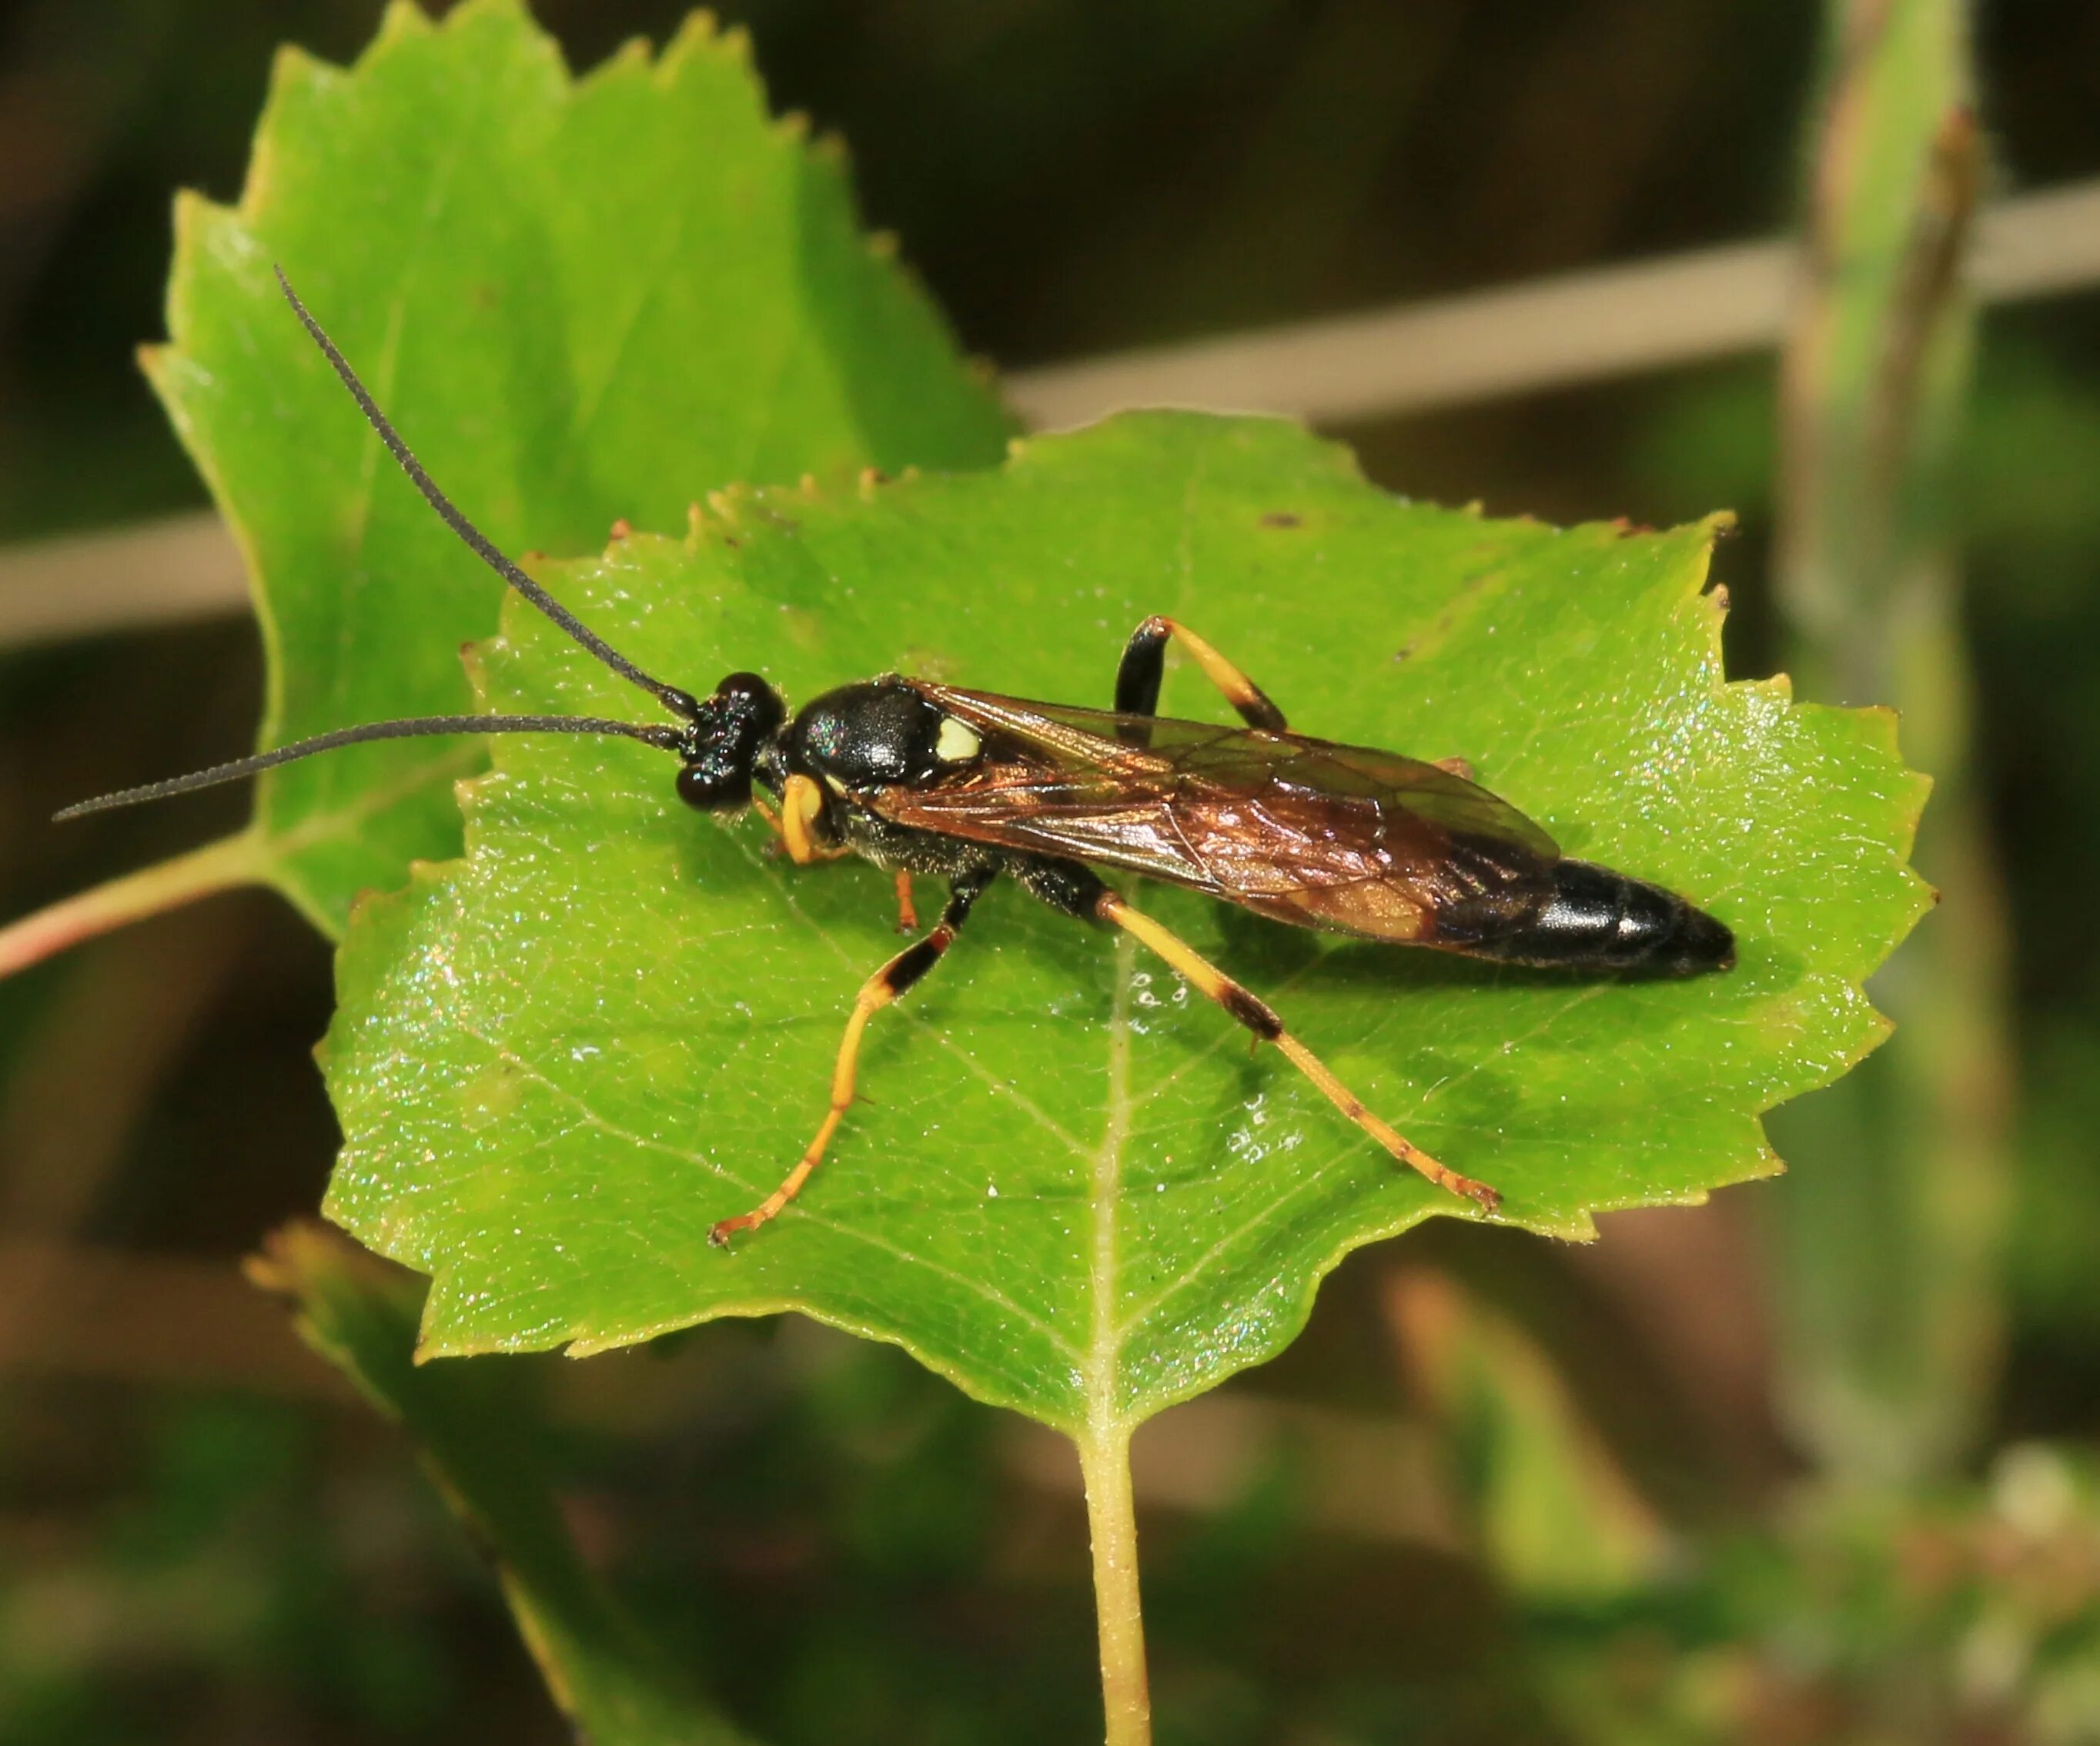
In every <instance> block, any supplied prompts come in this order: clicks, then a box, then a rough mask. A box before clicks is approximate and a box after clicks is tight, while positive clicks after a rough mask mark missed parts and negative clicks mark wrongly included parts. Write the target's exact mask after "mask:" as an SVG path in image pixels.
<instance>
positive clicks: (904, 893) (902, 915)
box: [897, 867, 919, 933]
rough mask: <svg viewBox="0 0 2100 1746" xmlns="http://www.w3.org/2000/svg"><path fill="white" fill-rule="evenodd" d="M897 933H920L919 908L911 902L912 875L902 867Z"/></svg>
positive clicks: (898, 876)
mask: <svg viewBox="0 0 2100 1746" xmlns="http://www.w3.org/2000/svg"><path fill="white" fill-rule="evenodd" d="M897 931H898V933H918V931H919V906H918V905H917V904H915V903H914V902H912V901H911V874H909V873H908V872H907V871H905V870H904V869H903V868H902V867H899V868H898V870H897Z"/></svg>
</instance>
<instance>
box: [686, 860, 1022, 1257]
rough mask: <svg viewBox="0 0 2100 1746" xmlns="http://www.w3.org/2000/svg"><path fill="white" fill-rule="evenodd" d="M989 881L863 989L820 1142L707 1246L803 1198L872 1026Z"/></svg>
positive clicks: (961, 883) (960, 897) (846, 1103)
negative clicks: (755, 1204) (873, 1019)
mask: <svg viewBox="0 0 2100 1746" xmlns="http://www.w3.org/2000/svg"><path fill="white" fill-rule="evenodd" d="M990 878H991V875H990V874H989V873H984V874H982V875H971V876H968V877H966V878H964V879H959V880H956V882H955V886H954V888H953V889H952V890H951V893H950V895H949V897H948V902H947V905H946V908H944V909H943V910H942V911H941V919H940V921H939V922H938V923H937V924H936V925H935V926H934V928H933V932H932V933H929V934H928V935H927V936H926V937H924V939H921V940H915V941H913V942H912V943H911V945H909V946H906V947H905V948H904V950H902V951H901V952H899V953H898V955H896V956H895V957H894V958H893V959H890V960H889V963H886V964H885V965H884V966H883V967H882V968H880V970H878V971H876V972H875V974H874V975H873V976H871V977H869V978H868V979H867V981H865V982H863V983H862V984H861V987H860V992H859V994H856V995H855V996H854V1009H853V1013H852V1016H850V1017H849V1018H848V1019H847V1020H846V1034H845V1036H844V1037H842V1038H840V1039H839V1053H838V1059H837V1060H836V1062H835V1063H834V1064H833V1065H832V1106H831V1108H830V1109H829V1110H827V1112H826V1113H825V1115H824V1119H823V1124H822V1125H821V1126H820V1127H818V1129H817V1137H816V1138H815V1139H814V1140H811V1141H810V1144H809V1145H808V1147H807V1148H806V1149H805V1150H804V1152H803V1153H802V1157H801V1162H798V1163H797V1164H796V1166H795V1167H794V1169H792V1170H791V1171H788V1172H787V1177H786V1179H784V1180H783V1181H782V1183H781V1184H780V1186H779V1188H775V1189H774V1191H773V1192H772V1193H770V1194H769V1195H767V1196H766V1197H765V1199H764V1200H762V1201H760V1202H759V1203H758V1204H757V1206H754V1207H752V1209H751V1210H750V1211H749V1212H747V1213H739V1214H738V1215H736V1216H735V1218H734V1219H722V1220H721V1222H720V1223H719V1224H717V1225H716V1226H715V1227H714V1228H713V1229H712V1230H711V1231H709V1232H708V1241H709V1242H710V1243H712V1244H713V1245H714V1246H715V1247H717V1249H720V1248H721V1247H723V1246H726V1244H727V1243H728V1241H729V1240H730V1237H734V1236H735V1234H736V1233H737V1232H739V1231H755V1230H757V1228H758V1227H759V1226H761V1224H765V1223H767V1222H768V1221H769V1220H770V1219H774V1218H777V1217H779V1213H780V1210H781V1208H783V1206H786V1205H787V1203H788V1202H789V1201H792V1200H793V1199H794V1198H795V1197H796V1195H798V1194H800V1193H801V1192H802V1185H803V1184H805V1183H806V1182H807V1181H808V1180H809V1179H810V1177H811V1176H812V1175H814V1174H815V1171H816V1168H817V1166H818V1165H819V1164H821V1163H823V1162H824V1149H825V1148H826V1147H827V1146H828V1145H830V1144H831V1143H832V1135H834V1134H836V1133H837V1132H838V1131H839V1123H840V1122H843V1121H844V1120H845V1115H846V1111H847V1110H849V1109H851V1108H852V1107H853V1100H854V1071H855V1069H856V1068H857V1066H858V1064H859V1060H860V1042H861V1038H862V1034H864V1033H865V1032H866V1031H867V1021H869V1020H870V1019H871V1018H873V1017H874V1016H875V1015H876V1013H878V1012H880V1011H881V1010H882V1009H883V1008H884V1007H886V1006H888V1005H889V1003H891V1002H892V1001H893V1000H894V999H897V997H898V995H899V994H902V993H903V992H904V991H905V990H907V988H909V987H911V985H912V984H913V983H915V982H916V981H918V980H919V979H920V977H923V976H924V975H925V973H926V972H928V971H929V970H930V969H932V968H933V966H934V965H935V964H937V963H939V962H940V961H941V958H942V954H944V953H945V952H946V950H948V948H949V947H950V946H952V945H953V944H954V943H955V933H956V930H957V929H959V928H960V927H961V926H962V925H963V920H964V917H966V916H967V915H968V914H969V912H970V906H971V905H972V904H973V903H974V902H976V901H977V893H979V892H981V891H982V890H983V889H984V888H985V886H986V884H989V883H990Z"/></svg>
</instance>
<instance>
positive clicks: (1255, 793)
mask: <svg viewBox="0 0 2100 1746" xmlns="http://www.w3.org/2000/svg"><path fill="white" fill-rule="evenodd" d="M912 683H913V684H914V685H915V686H916V688H917V689H918V690H919V691H920V693H921V694H923V695H924V696H925V697H926V698H927V699H929V701H931V702H933V703H935V704H937V706H938V707H939V708H942V710H944V711H946V712H947V713H948V714H949V715H950V716H953V717H954V718H955V720H957V721H960V722H962V723H963V724H964V725H966V726H968V728H969V729H970V730H971V731H972V732H973V733H974V734H976V735H977V739H978V741H979V750H978V752H977V756H975V757H973V758H972V759H970V760H969V761H967V762H963V763H959V764H958V765H957V767H956V768H955V771H954V773H953V774H950V775H947V776H944V777H943V778H941V779H940V780H938V781H937V782H935V783H931V784H927V785H923V786H914V787H908V788H907V787H897V788H891V789H887V790H885V791H883V793H882V794H881V795H880V796H878V797H877V798H876V800H874V801H873V803H872V804H873V806H874V809H875V810H876V812H877V813H880V815H881V816H882V817H883V818H887V819H889V820H890V821H891V822H893V823H897V824H899V825H905V826H909V827H913V828H915V829H920V830H925V831H937V832H938V833H940V834H941V835H943V836H955V837H962V838H965V839H967V840H972V841H976V842H981V843H986V844H992V845H995V846H996V847H999V848H1002V849H1016V850H1019V851H1021V852H1022V853H1031V854H1041V855H1050V856H1057V857H1063V858H1072V859H1076V860H1081V861H1087V862H1093V863H1095V864H1096V865H1099V866H1110V867H1117V868H1121V869H1124V870H1126V871H1130V872H1133V873H1138V874H1142V875H1146V876H1147V877H1149V878H1153V879H1158V880H1167V881H1169V882H1170V883H1171V884H1177V885H1185V886H1187V887H1189V888H1192V889H1193V890H1197V891H1201V892H1203V893H1207V894H1208V895H1210V896H1211V897H1219V898H1221V899H1223V900H1224V901H1226V902H1231V903H1237V904H1239V905H1242V906H1244V907H1246V908H1247V909H1251V910H1256V911H1258V912H1259V913H1260V914H1262V915H1269V916H1272V917H1273V918H1275V919H1277V920H1280V921H1288V922H1295V923H1297V924H1299V925H1301V926H1308V927H1321V928H1334V929H1336V930H1338V931H1339V932H1342V933H1352V934H1357V935H1361V936H1363V937H1368V938H1372V939H1380V940H1411V941H1423V942H1425V943H1427V942H1429V941H1437V942H1439V943H1442V944H1445V945H1453V946H1456V945H1462V944H1471V943H1474V942H1476V941H1480V940H1483V939H1487V938H1491V937H1493V936H1495V935H1497V934H1499V933H1504V932H1507V931H1508V930H1510V929H1511V928H1516V927H1519V926H1520V925H1521V924H1523V923H1524V921H1525V920H1527V919H1529V917H1530V916H1531V915H1533V914H1534V913H1535V912H1536V911H1537V909H1538V907H1539V906H1540V905H1541V904H1542V903H1543V902H1545V901H1546V897H1548V896H1549V895H1550V894H1551V888H1552V872H1551V869H1552V866H1553V863H1554V862H1555V861H1557V860H1558V859H1559V858H1560V850H1559V849H1557V848H1555V845H1554V843H1553V840H1552V839H1551V837H1549V836H1546V833H1545V832H1544V831H1542V830H1541V829H1540V828H1539V827H1537V825H1536V824H1534V823H1533V822H1532V821H1531V820H1530V819H1529V818H1525V817H1524V814H1523V813H1520V812H1519V811H1517V810H1516V809H1515V807H1513V806H1511V805H1509V804H1508V803H1507V801H1505V800H1500V799H1498V798H1497V797H1496V796H1494V795H1492V794H1490V793H1489V792H1488V791H1487V790H1485V788H1482V787H1478V786H1477V785H1476V784H1475V783H1470V782H1467V781H1466V780H1465V779H1464V778H1462V777H1458V776H1454V775H1453V774H1450V773H1449V771H1446V770H1443V769H1439V768H1437V766H1436V765H1433V764H1425V763H1422V762H1420V761H1418V760H1416V759H1413V758H1405V757H1401V756H1397V755H1396V754H1395V753H1392V752H1378V751H1374V750H1371V749H1370V748H1369V747H1360V746H1344V745H1338V744H1335V743H1331V742H1329V741H1326V740H1318V739H1307V738H1306V737H1304V735H1301V734H1273V733H1265V732H1263V731H1260V730H1256V729H1251V728H1242V727H1215V726H1211V725H1206V724H1203V723H1201V722H1194V721H1174V720H1171V719H1170V718H1166V717H1154V716H1126V715H1118V714H1115V713H1114V712H1110V711H1105V710H1092V709H1077V708H1070V707H1068V706H1065V705H1063V704H1044V703H1028V702H1024V701H1022V700H1021V699H1015V698H1008V697H1000V696H997V695H995V694H990V693H987V692H982V691H964V690H956V689H954V688H952V687H950V686H938V685H933V684H929V683H924V682H922V681H912Z"/></svg>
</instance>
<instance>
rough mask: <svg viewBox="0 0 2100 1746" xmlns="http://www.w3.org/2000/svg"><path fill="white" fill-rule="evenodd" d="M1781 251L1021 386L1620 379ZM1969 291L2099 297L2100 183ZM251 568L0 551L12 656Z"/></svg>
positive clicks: (1365, 386)
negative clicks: (2095, 291) (2086, 291)
mask: <svg viewBox="0 0 2100 1746" xmlns="http://www.w3.org/2000/svg"><path fill="white" fill-rule="evenodd" d="M1800 267H1801V256H1800V252H1799V250H1798V249H1797V247H1796V246H1795V245H1793V244H1792V243H1790V242H1787V241H1783V240H1782V241H1772V242H1758V243H1741V244H1737V245H1732V246H1731V247H1727V248H1723V249H1707V250H1704V251H1702V252H1701V253H1698V254H1686V255H1678V256H1674V257H1672V258H1669V259H1666V260H1661V261H1651V262H1643V263H1641V264H1639V265H1637V266H1632V267H1606V268H1601V269H1599V270H1597V271H1591V272H1586V273H1575V274H1570V275H1568V276H1565V277H1562V278H1558V279H1551V280H1543V281H1542V282H1540V283H1538V284H1529V285H1517V286H1512V287H1510V288H1507V289H1502V290H1493V291H1483V292H1477V293H1471V294H1470V295H1467V296H1464V297H1458V298H1449V299H1446V300H1443V301H1440V302H1430V303H1418V304H1412V305H1407V306H1402V307H1400V308H1397V309H1392V310H1383V311H1370V312H1368V313H1365V314H1363V315H1346V316H1339V317H1336V318H1335V319H1333V320H1326V321H1312V322H1305V323H1302V324H1297V325H1294V326H1291V327H1286V328H1271V329H1268V330H1266V331H1264V332H1261V333H1248V334H1239V335H1232V336H1228V337H1224V338H1222V339H1215V340H1207V341H1202V342H1195V343H1192V344H1189V345H1183V346H1167V347H1162V348H1160V349H1158V350H1157V351H1136V352H1126V353H1123V354H1121V355H1118V356H1114V357H1109V358H1098V359H1083V360H1081V361H1080V362H1079V363H1076V364H1059V365H1056V366H1053V367H1052V368H1047V369H1040V370H1028V371H1023V372H1021V373H1019V374H1017V375H1015V376H1013V377H1011V378H1009V380H1008V383H1007V392H1008V398H1009V399H1010V400H1011V401H1012V403H1013V405H1014V407H1015V408H1016V409H1017V411H1018V412H1020V413H1021V416H1022V417H1024V418H1026V420H1027V421H1029V422H1030V424H1032V425H1035V426H1036V427H1037V428H1039V429H1057V428H1061V427H1063V426H1065V425H1075V424H1083V423H1085V422H1087V421H1089V420H1091V419H1095V418H1099V417H1103V416H1105V414H1107V413H1109V412H1114V411H1115V410H1116V409H1118V408H1121V407H1127V406H1161V405H1185V406H1199V407H1211V408H1230V409H1234V410H1239V411H1246V412H1277V413H1283V414H1286V415H1290V416H1292V417H1299V418H1304V419H1308V420H1309V421H1312V422H1314V423H1316V424H1336V423H1345V422H1348V421H1352V420H1358V421H1361V420H1370V419H1375V418H1392V417H1401V416H1402V415H1404V414H1407V413H1413V412H1428V411H1432V410H1434V409H1436V408H1440V407H1447V406H1458V405H1464V404H1467V403H1472V402H1477V401H1481V400H1489V399H1498V398H1501V397H1504V396H1507V395H1520V394H1529V393H1536V392H1537V391H1538V390H1542V389H1548V388H1556V387H1566V386H1572V385H1574V384H1577V383H1581V382H1588V381H1608V380H1611V379H1612V378H1614V377H1623V376H1630V375H1635V374H1639V373H1643V372H1645V371H1649V370H1659V369H1665V368H1670V367H1671V366H1673V365H1677V364H1692V363H1697V362H1699V361H1701V360H1702V359H1709V358H1717V357H1725V356H1727V355H1732V354H1734V353H1738V352H1745V351H1756V350H1758V348H1760V347H1762V346H1770V345H1772V344H1774V343H1775V342H1777V341H1778V340H1779V338H1780V336H1781V334H1782V333H1783V332H1784V331H1785V326H1786V320H1787V311H1788V307H1789V300H1790V298H1791V297H1792V295H1793V290H1794V288H1795V286H1796V284H1797V281H1798V276H1799V271H1800ZM1968 282H1969V284H1970V288H1971V289H1973V290H1974V292H1975V293H1976V294H1977V295H1979V296H1980V297H1982V298H1986V299H1988V300H1990V301H1993V302H2013V301H2016V300H2018V299H2021V298H2035V297H2045V296H2048V295H2050V294H2051V293H2058V292H2063V291H2071V290H2076V289H2080V288H2082V287H2087V286H2091V285H2094V284H2100V182H2081V183H2076V184H2075V185H2073V186H2071V187H2066V188H2058V189H2056V190H2054V191H2052V192H2049V193H2045V194H2030V195H2025V196H2021V197H2020V198H2018V199H2017V200H2010V201H2005V203H2004V204H2003V205H2000V206H1999V207H1997V208H1996V209H1995V210H1993V211H1992V212H1990V213H1988V214H1985V215H1984V216H1983V219H1982V221H1981V223H1980V224H1979V227H1978V236H1977V238H1976V246H1975V249H1974V255H1973V258H1972V259H1971V260H1970V262H1969V263H1968ZM247 601H248V593H247V584H246V583H245V580H243V576H242V572H241V565H240V554H239V553H238V552H237V551H236V549H235V548H234V545H233V542H232V539H231V538H230V537H229V536H227V533H226V532H225V531H224V529H223V528H222V527H220V526H219V525H218V521H217V519H216V518H214V516H212V515H210V514H202V513H201V514H190V515H182V516H174V517H170V518H168V519H167V520H165V521H160V522H148V523H146V524H144V525H143V526H140V527H131V528H126V529H124V530H123V531H120V532H117V533H109V534H91V535H82V536H76V537H73V538H70V539H64V540H49V541H46V542H43V543H42V544H39V545H24V546H20V547H16V548H15V549H13V550H11V551H8V552H5V553H0V649H4V648H14V647H20V646H25V645H28V644H32V643H38V642H51V641H55V640H57V639H59V638H62V637H77V636H87V635H91V634H93V633H97V632H100V631H110V630H123V629H131V628H141V627H144V626H148V625H155V624H170V623H174V622H176V621H178V620H181V619H192V618H208V617H212V616H215V615H219V614H225V613H233V612H238V611H241V610H242V609H243V608H245V606H246V605H247Z"/></svg>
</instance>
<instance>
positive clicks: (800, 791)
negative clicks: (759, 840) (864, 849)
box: [780, 776, 853, 867]
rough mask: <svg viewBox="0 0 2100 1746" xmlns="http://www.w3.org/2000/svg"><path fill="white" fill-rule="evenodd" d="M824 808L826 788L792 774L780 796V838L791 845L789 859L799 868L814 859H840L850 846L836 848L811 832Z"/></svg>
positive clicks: (847, 852)
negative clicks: (823, 788)
mask: <svg viewBox="0 0 2100 1746" xmlns="http://www.w3.org/2000/svg"><path fill="white" fill-rule="evenodd" d="M823 810H824V795H823V790H822V789H821V788H819V787H818V786H817V785H816V783H814V782H812V781H810V778H808V777H806V776H790V777H789V778H787V787H786V789H785V790H784V791H783V792H782V794H781V796H780V840H781V841H782V842H783V843H785V844H787V858H788V859H789V860H790V861H792V862H794V863H795V865H796V866H798V867H806V866H809V865H810V862H813V861H840V860H843V859H844V858H845V857H846V856H848V855H849V854H851V853H853V851H852V850H851V849H832V848H827V847H826V846H825V845H824V844H821V843H819V842H818V840H817V839H816V837H815V836H814V835H813V834H812V833H811V831H810V827H811V826H812V825H814V823H816V822H817V820H818V818H820V817H821V816H822V815H823Z"/></svg>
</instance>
